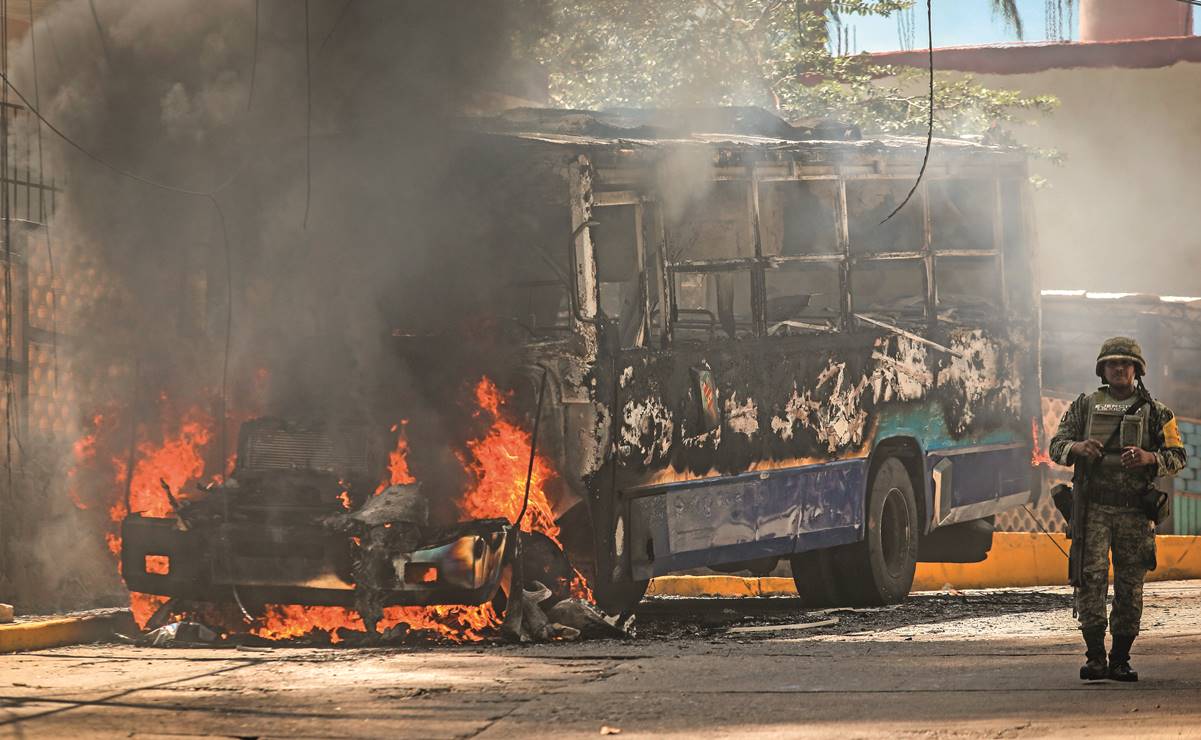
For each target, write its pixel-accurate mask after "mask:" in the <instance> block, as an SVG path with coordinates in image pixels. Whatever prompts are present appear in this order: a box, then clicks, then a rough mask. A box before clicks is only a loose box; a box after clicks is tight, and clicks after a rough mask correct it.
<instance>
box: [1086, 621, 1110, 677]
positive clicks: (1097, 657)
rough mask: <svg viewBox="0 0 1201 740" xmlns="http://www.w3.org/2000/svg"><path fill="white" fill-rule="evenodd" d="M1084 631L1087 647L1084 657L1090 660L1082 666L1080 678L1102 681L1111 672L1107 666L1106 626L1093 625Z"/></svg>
mask: <svg viewBox="0 0 1201 740" xmlns="http://www.w3.org/2000/svg"><path fill="white" fill-rule="evenodd" d="M1083 633H1084V644H1085V647H1086V648H1087V649H1086V650H1085V651H1084V657H1086V658H1088V662H1087V663H1085V664H1084V665H1082V666H1080V680H1081V681H1100V680H1101V679H1103V678H1108V677H1109V673H1108V671H1106V668H1105V628H1104V627H1092V628H1089V629H1086V630H1083Z"/></svg>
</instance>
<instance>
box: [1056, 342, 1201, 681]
mask: <svg viewBox="0 0 1201 740" xmlns="http://www.w3.org/2000/svg"><path fill="white" fill-rule="evenodd" d="M1111 360H1112V361H1114V362H1115V363H1118V364H1114V365H1112V366H1111V365H1108V364H1107V363H1109V362H1110V361H1111ZM1096 370H1097V375H1098V376H1099V377H1101V378H1106V373H1108V372H1109V371H1110V370H1112V371H1113V373H1114V375H1113V378H1115V379H1118V378H1121V380H1122V382H1123V385H1124V383H1125V382H1127V379H1132V380H1133V382H1134V385H1135V386H1137V388H1136V389H1135V388H1131V393H1130V394H1129V395H1127V396H1126V398H1117V397H1116V396H1115V395H1114V394H1113V393H1112V392H1111V389H1110V387H1109V386H1108V385H1107V386H1103V387H1101V388H1099V389H1097V391H1096V392H1094V393H1093V394H1092V395H1090V396H1086V395H1084V394H1081V395H1080V397H1079V398H1077V399H1076V400H1075V401H1074V402H1073V403H1072V405H1071V406H1070V407H1069V408H1068V410H1067V411H1066V412H1065V413H1064V415H1063V418H1062V419H1060V421H1059V430H1058V431H1057V432H1056V433H1055V436H1054V437H1053V438H1052V439H1051V445H1050V454H1051V457H1052V459H1054V460H1055V461H1056V462H1058V463H1059V464H1060V465H1074V466H1075V468H1076V474H1075V476H1073V478H1072V481H1073V483H1074V486H1073V489H1072V510H1071V518H1070V521H1069V522H1068V526H1069V536H1070V537H1071V539H1072V549H1071V554H1070V555H1069V557H1068V573H1069V580H1070V582H1071V584H1072V585H1073V586H1075V587H1076V611H1077V613H1078V615H1079V617H1080V631H1081V633H1082V635H1083V637H1084V644H1085V647H1086V648H1087V649H1086V651H1085V653H1084V655H1085V657H1086V658H1087V660H1088V662H1086V663H1085V664H1084V665H1083V666H1082V667H1081V668H1080V678H1081V679H1082V680H1085V681H1096V680H1099V679H1103V678H1109V679H1112V680H1114V681H1137V680H1138V672H1137V671H1135V670H1134V669H1133V668H1131V667H1130V647H1131V645H1133V644H1134V640H1135V638H1136V637H1137V636H1138V632H1139V622H1140V621H1141V620H1142V616H1143V579H1144V578H1145V577H1146V575H1147V571H1148V570H1154V568H1155V528H1154V527H1153V526H1152V523H1151V520H1150V517H1149V515H1148V512H1147V511H1145V510H1144V509H1143V508H1142V507H1143V504H1144V501H1145V500H1146V498H1149V497H1154V495H1155V494H1154V491H1153V488H1152V483H1153V482H1154V480H1155V479H1156V478H1157V477H1160V476H1168V475H1174V474H1175V473H1176V472H1178V471H1179V470H1180V469H1181V468H1183V467H1184V464H1185V451H1184V444H1183V442H1182V441H1181V439H1180V431H1179V429H1177V426H1176V418H1175V416H1173V414H1172V411H1171V409H1169V408H1168V407H1167V406H1164V405H1163V404H1162V403H1159V402H1158V401H1155V400H1153V399H1152V398H1151V394H1150V393H1148V392H1147V389H1146V388H1145V387H1144V386H1143V381H1142V377H1143V375H1145V374H1146V372H1147V362H1146V360H1144V359H1143V351H1142V349H1141V348H1140V347H1139V346H1138V342H1136V341H1134V340H1133V339H1130V338H1129V337H1113V338H1112V339H1108V340H1106V341H1105V343H1104V344H1103V345H1101V352H1100V353H1099V354H1098V355H1097V368H1096ZM1085 440H1091V444H1086V445H1085V447H1087V448H1091V449H1092V451H1098V450H1099V451H1101V452H1102V454H1101V456H1100V458H1099V459H1097V460H1095V461H1093V460H1090V459H1089V458H1088V457H1087V456H1081V457H1080V458H1079V459H1076V454H1075V453H1074V452H1073V451H1072V448H1073V446H1074V445H1075V444H1076V443H1077V442H1084V441H1085ZM1127 447H1129V448H1138V449H1140V450H1142V451H1143V453H1146V452H1150V453H1151V454H1152V457H1153V462H1152V463H1148V464H1146V465H1140V466H1139V467H1134V468H1130V469H1127V468H1125V467H1124V465H1123V463H1122V456H1123V452H1122V451H1123V450H1124V449H1126V448H1127ZM1090 454H1091V452H1090ZM1148 494H1150V496H1148ZM1111 550H1112V551H1113V571H1114V576H1113V590H1114V599H1113V611H1112V613H1111V614H1110V617H1109V620H1108V622H1109V634H1110V635H1111V636H1112V637H1113V648H1112V649H1111V650H1110V651H1109V656H1108V657H1109V660H1108V661H1106V654H1105V626H1106V619H1105V597H1106V591H1107V589H1108V585H1109V584H1108V575H1109V553H1110V551H1111Z"/></svg>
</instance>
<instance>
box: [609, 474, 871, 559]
mask: <svg viewBox="0 0 1201 740" xmlns="http://www.w3.org/2000/svg"><path fill="white" fill-rule="evenodd" d="M866 475H867V460H866V459H854V460H844V461H839V462H834V463H828V464H824V465H815V466H810V467H805V468H792V469H784V470H775V471H769V472H758V473H748V474H743V475H738V476H733V477H729V478H721V479H717V480H705V481H691V482H685V483H674V484H669V485H666V486H660V487H656V488H650V489H643V490H638V491H635V492H631V494H630V495H629V496H628V515H627V521H628V522H629V539H628V546H629V548H630V565H631V569H632V574H633V577H634V578H635V579H645V578H650V577H652V576H658V575H664V574H666V573H670V572H673V571H679V570H683V569H688V568H698V567H703V566H709V565H719V564H723V563H731V562H739V561H743V560H754V559H757V558H763V557H776V556H782V555H790V554H792V553H795V552H800V551H803V550H813V549H817V548H821V547H833V546H835V545H842V544H846V543H849V542H854V541H856V540H857V539H859V537H860V536H861V534H860V533H861V531H862V528H863V495H862V494H863V487H864V482H865V479H866Z"/></svg>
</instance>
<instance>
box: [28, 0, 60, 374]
mask: <svg viewBox="0 0 1201 740" xmlns="http://www.w3.org/2000/svg"><path fill="white" fill-rule="evenodd" d="M28 2H29V52H30V55H31V56H32V57H33V102H34V105H37V106H38V107H41V105H42V96H41V92H40V89H39V87H38V43H37V33H36V28H35V26H36V21H37V18H35V17H34V14H33V0H28ZM37 142H38V183H39V184H40V185H42V186H43V188H42V189H40V190H39V191H38V192H39V193H41V195H42V198H41V200H40V204H39V205H40V206H41V207H40V212H41V217H42V219H43V220H44V221H45V224H44V227H45V229H46V262H47V264H48V266H49V268H50V290H49V294H50V295H49V297H50V372H51V374H52V377H53V378H54V380H53V381H52V382H53V388H54V392H55V393H57V392H58V286H57V280H58V278H57V276H56V274H55V270H54V247H53V243H52V241H51V239H50V214H48V213H46V201H45V193H46V191H45V188H44V186H45V184H46V166H45V162H44V160H43V157H42V122H41V121H40V120H39V121H38V125H37Z"/></svg>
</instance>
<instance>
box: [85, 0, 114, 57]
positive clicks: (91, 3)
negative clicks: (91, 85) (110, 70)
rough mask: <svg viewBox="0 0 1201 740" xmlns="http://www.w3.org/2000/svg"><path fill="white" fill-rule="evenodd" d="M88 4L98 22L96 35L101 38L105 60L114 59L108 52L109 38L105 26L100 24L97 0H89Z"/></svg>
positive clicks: (95, 20)
mask: <svg viewBox="0 0 1201 740" xmlns="http://www.w3.org/2000/svg"><path fill="white" fill-rule="evenodd" d="M88 6H89V7H91V9H92V21H94V22H95V23H96V35H97V36H98V37H99V38H100V49H101V50H102V51H103V52H104V61H106V62H109V61H112V59H111V58H110V57H109V54H108V39H106V38H105V36H104V27H103V26H101V25H100V16H99V15H98V14H97V13H96V0H88Z"/></svg>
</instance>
